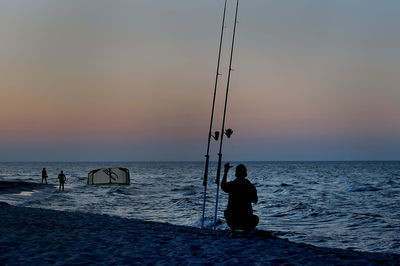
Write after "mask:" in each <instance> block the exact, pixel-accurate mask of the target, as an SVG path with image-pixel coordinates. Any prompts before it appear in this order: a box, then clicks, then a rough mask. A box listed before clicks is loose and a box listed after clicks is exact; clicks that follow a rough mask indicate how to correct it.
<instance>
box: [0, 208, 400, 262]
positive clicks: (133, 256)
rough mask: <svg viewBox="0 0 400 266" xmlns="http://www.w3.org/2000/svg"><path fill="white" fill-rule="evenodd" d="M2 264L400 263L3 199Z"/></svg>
mask: <svg viewBox="0 0 400 266" xmlns="http://www.w3.org/2000/svg"><path fill="white" fill-rule="evenodd" d="M0 217H1V221H2V222H1V225H0V250H1V253H0V264H1V265H47V264H49V265H50V264H53V265H54V264H55V265H66V264H69V265H70V264H105V265H143V264H144V265H153V264H161V265H166V264H168V265H170V264H175V265H176V264H183V265H187V264H191V265H202V264H209V265H214V264H217V265H218V264H223V265H239V264H241V265H285V264H286V265H292V264H294V265H337V264H341V265H343V264H345V265H379V264H387V265H399V261H400V256H399V255H397V254H382V253H367V252H357V251H351V250H342V249H332V248H320V247H314V246H311V245H306V244H301V243H293V242H290V241H288V240H286V239H280V238H278V237H275V236H273V233H271V232H266V231H254V232H252V233H251V234H250V236H249V237H248V238H238V239H236V238H235V239H232V238H230V237H229V232H228V231H224V230H220V231H217V232H216V233H214V232H208V231H202V230H200V229H198V228H193V227H185V226H176V225H172V224H165V223H156V222H147V221H142V220H135V219H125V218H120V217H116V216H108V215H96V214H87V213H81V212H61V211H54V210H46V209H35V208H26V207H15V206H11V205H8V204H7V203H1V204H0Z"/></svg>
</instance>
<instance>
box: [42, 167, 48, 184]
mask: <svg viewBox="0 0 400 266" xmlns="http://www.w3.org/2000/svg"><path fill="white" fill-rule="evenodd" d="M43 180H44V181H45V182H46V184H47V171H46V168H43V170H42V184H43Z"/></svg>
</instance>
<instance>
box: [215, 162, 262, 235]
mask: <svg viewBox="0 0 400 266" xmlns="http://www.w3.org/2000/svg"><path fill="white" fill-rule="evenodd" d="M231 167H232V166H230V165H229V163H226V164H225V166H224V176H223V178H222V182H221V189H222V190H223V191H224V192H226V193H229V199H228V207H227V209H226V210H225V212H224V214H225V219H226V223H227V224H228V226H229V227H230V228H231V230H232V236H235V235H236V230H243V236H246V235H247V233H248V232H250V231H251V230H253V229H254V228H255V227H256V226H257V224H258V220H259V219H258V216H257V215H254V214H253V207H252V205H251V204H252V203H257V201H258V197H257V189H256V188H255V186H254V185H253V184H252V183H251V182H250V181H249V180H248V179H246V176H247V169H246V166H244V165H243V164H239V165H238V166H237V167H236V174H235V176H236V179H235V180H233V181H231V182H226V179H227V176H228V171H229V169H230V168H231Z"/></svg>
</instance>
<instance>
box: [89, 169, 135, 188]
mask: <svg viewBox="0 0 400 266" xmlns="http://www.w3.org/2000/svg"><path fill="white" fill-rule="evenodd" d="M87 183H88V185H130V176H129V170H128V169H126V168H100V169H96V170H93V171H90V172H89V174H88V180H87Z"/></svg>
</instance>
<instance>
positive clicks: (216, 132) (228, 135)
mask: <svg viewBox="0 0 400 266" xmlns="http://www.w3.org/2000/svg"><path fill="white" fill-rule="evenodd" d="M224 134H225V135H226V137H227V138H228V139H229V138H230V137H231V136H232V134H233V130H232V129H230V128H228V129H227V130H225V132H224ZM211 137H213V139H214V140H216V141H217V140H218V139H219V131H215V132H214V135H211Z"/></svg>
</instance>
